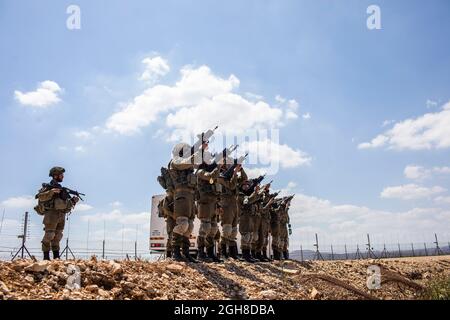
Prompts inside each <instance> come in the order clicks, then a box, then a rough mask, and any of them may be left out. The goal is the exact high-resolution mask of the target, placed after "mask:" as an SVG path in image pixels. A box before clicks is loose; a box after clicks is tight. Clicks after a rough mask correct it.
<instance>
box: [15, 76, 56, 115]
mask: <svg viewBox="0 0 450 320" xmlns="http://www.w3.org/2000/svg"><path fill="white" fill-rule="evenodd" d="M61 91H62V89H61V88H60V87H59V85H58V84H57V83H56V82H54V81H50V80H46V81H43V82H40V83H39V85H38V87H37V89H36V91H29V92H25V93H23V92H21V91H19V90H16V91H14V97H15V99H16V100H18V101H19V102H20V103H21V104H23V105H26V106H32V107H39V108H45V107H48V106H51V105H53V104H56V103H58V102H60V101H61V99H60V98H59V96H58V94H59V93H60V92H61Z"/></svg>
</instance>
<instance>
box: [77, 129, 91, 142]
mask: <svg viewBox="0 0 450 320" xmlns="http://www.w3.org/2000/svg"><path fill="white" fill-rule="evenodd" d="M74 135H75V137H77V138H80V139H84V140H87V139H90V138H91V137H92V133H90V132H89V131H86V130H82V131H77V132H75V133H74Z"/></svg>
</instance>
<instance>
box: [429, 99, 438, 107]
mask: <svg viewBox="0 0 450 320" xmlns="http://www.w3.org/2000/svg"><path fill="white" fill-rule="evenodd" d="M426 105H427V108H428V109H430V108H434V107H437V105H438V103H437V102H436V101H433V100H430V99H428V100H427V102H426Z"/></svg>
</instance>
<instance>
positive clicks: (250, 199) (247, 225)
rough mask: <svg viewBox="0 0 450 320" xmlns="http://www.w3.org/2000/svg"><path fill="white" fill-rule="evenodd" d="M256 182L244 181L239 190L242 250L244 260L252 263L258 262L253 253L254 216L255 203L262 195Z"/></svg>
mask: <svg viewBox="0 0 450 320" xmlns="http://www.w3.org/2000/svg"><path fill="white" fill-rule="evenodd" d="M254 183H255V182H254V181H253V180H250V181H249V180H246V181H244V182H243V183H242V187H241V190H240V192H239V205H240V218H239V232H240V233H241V251H242V257H243V258H244V260H245V261H247V262H250V263H254V262H257V260H255V259H254V258H253V257H252V254H251V249H252V237H253V230H254V226H253V222H254V219H252V216H254V215H255V210H256V206H255V203H257V202H258V201H259V199H260V197H261V194H260V192H259V186H258V185H256V186H254Z"/></svg>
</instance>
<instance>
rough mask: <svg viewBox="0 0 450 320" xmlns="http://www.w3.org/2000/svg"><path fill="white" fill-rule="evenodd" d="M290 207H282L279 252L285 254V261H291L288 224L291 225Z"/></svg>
mask: <svg viewBox="0 0 450 320" xmlns="http://www.w3.org/2000/svg"><path fill="white" fill-rule="evenodd" d="M288 211H289V207H288V206H286V205H282V206H281V210H280V243H279V246H278V248H279V250H280V252H282V253H283V256H284V259H289V252H288V246H289V232H288V223H289V215H288Z"/></svg>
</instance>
